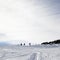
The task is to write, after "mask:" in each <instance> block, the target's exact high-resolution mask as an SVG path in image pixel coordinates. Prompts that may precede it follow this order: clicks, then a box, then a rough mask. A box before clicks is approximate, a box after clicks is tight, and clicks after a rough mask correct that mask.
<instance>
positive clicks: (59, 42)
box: [41, 39, 60, 45]
mask: <svg viewBox="0 0 60 60" xmlns="http://www.w3.org/2000/svg"><path fill="white" fill-rule="evenodd" d="M41 44H44V45H46V44H50V45H52V44H60V39H58V40H54V41H50V42H43V43H41Z"/></svg>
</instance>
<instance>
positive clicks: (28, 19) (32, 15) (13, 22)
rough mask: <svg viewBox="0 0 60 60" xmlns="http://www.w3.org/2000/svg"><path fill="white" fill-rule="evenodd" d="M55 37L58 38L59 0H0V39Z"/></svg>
mask: <svg viewBox="0 0 60 60" xmlns="http://www.w3.org/2000/svg"><path fill="white" fill-rule="evenodd" d="M56 39H60V0H0V41H6V40H7V41H10V40H25V41H29V42H34V43H41V42H43V41H51V40H56Z"/></svg>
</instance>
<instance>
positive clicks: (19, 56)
mask: <svg viewBox="0 0 60 60" xmlns="http://www.w3.org/2000/svg"><path fill="white" fill-rule="evenodd" d="M59 51H60V48H58V47H57V48H47V49H46V48H43V49H42V48H36V47H35V48H34V47H33V48H31V47H26V48H25V47H24V48H22V49H19V48H13V49H12V48H0V60H60V52H59Z"/></svg>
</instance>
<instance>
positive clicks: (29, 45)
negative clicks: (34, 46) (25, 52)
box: [20, 43, 31, 46]
mask: <svg viewBox="0 0 60 60" xmlns="http://www.w3.org/2000/svg"><path fill="white" fill-rule="evenodd" d="M20 45H21V46H25V45H26V44H25V43H24V44H22V43H21V44H20ZM29 46H31V43H29Z"/></svg>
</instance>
